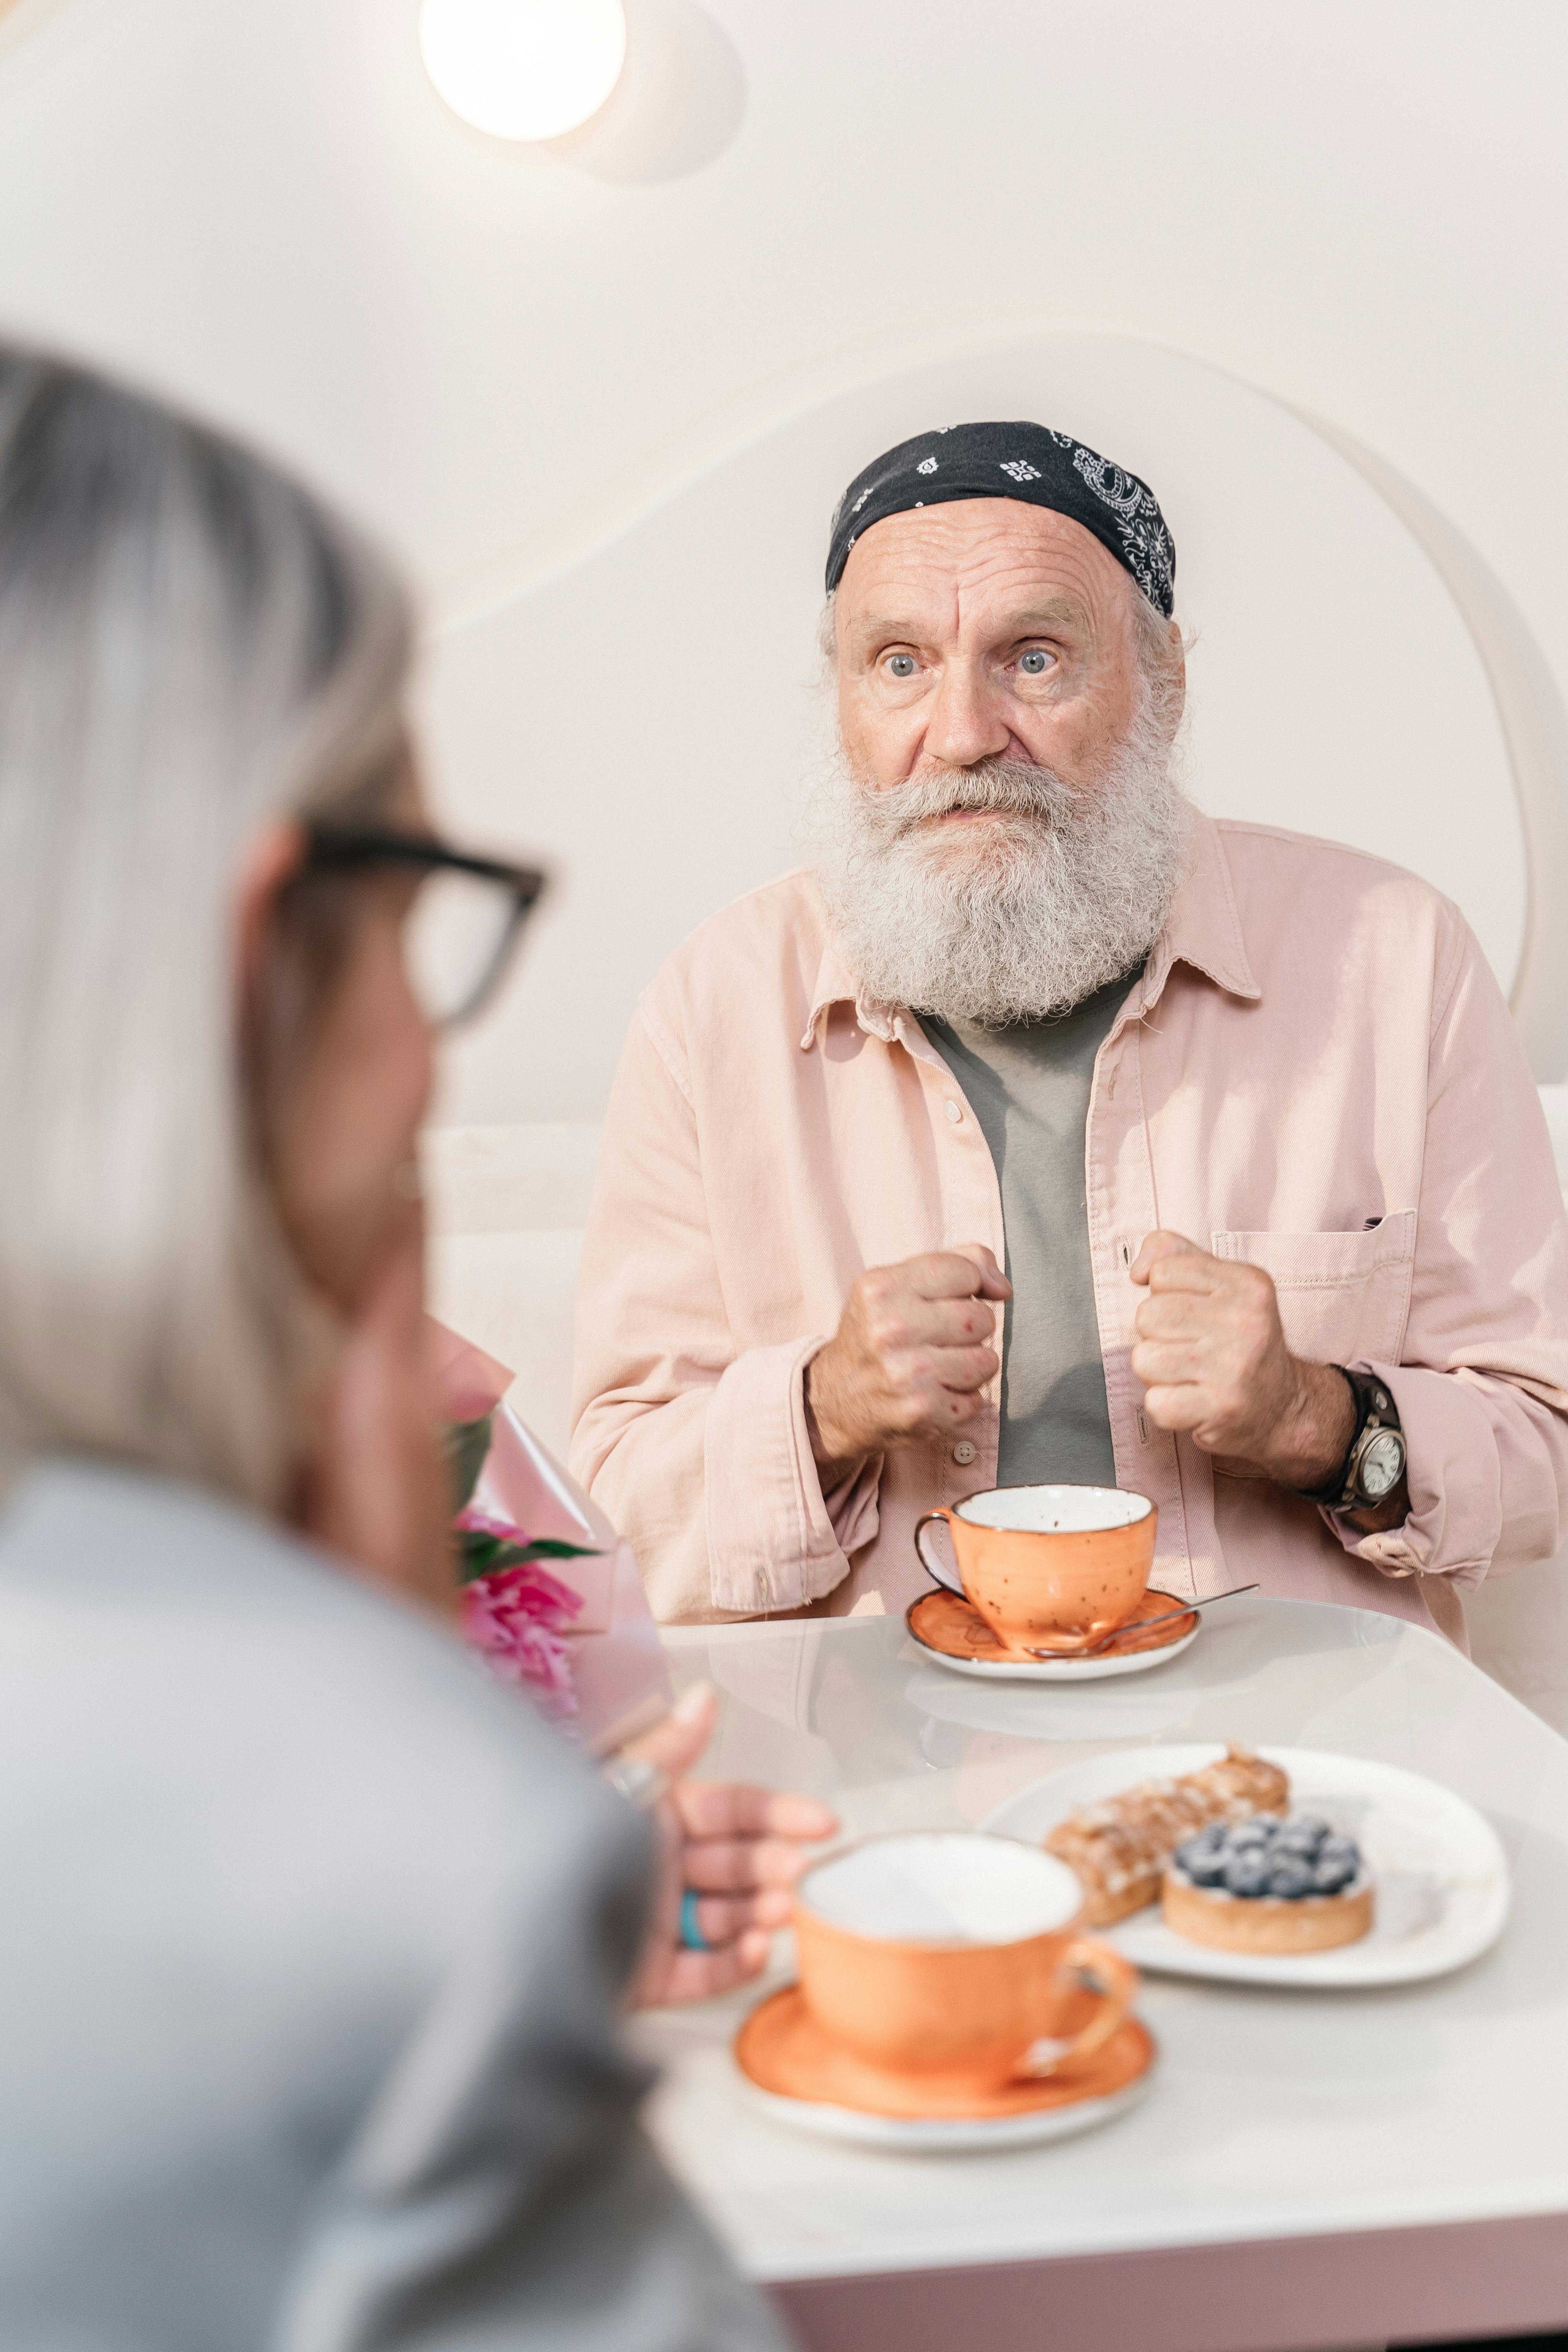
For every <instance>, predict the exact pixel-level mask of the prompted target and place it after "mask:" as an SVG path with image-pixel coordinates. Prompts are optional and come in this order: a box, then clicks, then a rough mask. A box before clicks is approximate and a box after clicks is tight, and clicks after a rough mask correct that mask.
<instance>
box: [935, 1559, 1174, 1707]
mask: <svg viewBox="0 0 1568 2352" xmlns="http://www.w3.org/2000/svg"><path fill="white" fill-rule="evenodd" d="M935 1582H936V1584H937V1586H938V1588H939V1590H938V1591H932V1592H926V1593H922V1594H921V1596H920V1599H919V1600H918V1601H912V1602H911V1603H910V1607H909V1608H908V1609H907V1610H906V1611H905V1612H904V1623H905V1625H906V1626H907V1627H908V1629H909V1635H910V1640H911V1641H912V1642H913V1643H915V1645H916V1647H917V1648H918V1649H919V1650H920V1652H921V1655H922V1657H926V1658H929V1659H930V1660H931V1664H932V1665H933V1666H942V1667H945V1668H946V1670H947V1672H948V1673H949V1674H950V1675H968V1676H969V1678H970V1679H971V1680H972V1681H973V1682H981V1683H1100V1682H1110V1681H1111V1680H1113V1679H1115V1678H1116V1677H1117V1676H1119V1675H1147V1674H1151V1673H1152V1671H1153V1669H1154V1668H1155V1667H1156V1666H1164V1665H1168V1664H1170V1662H1171V1660H1172V1659H1173V1658H1179V1657H1180V1656H1181V1654H1182V1653H1183V1651H1184V1650H1190V1649H1191V1648H1192V1646H1193V1643H1194V1642H1195V1641H1196V1640H1197V1638H1198V1635H1199V1634H1200V1633H1202V1632H1203V1619H1202V1618H1201V1617H1199V1618H1198V1619H1197V1620H1196V1621H1195V1622H1194V1625H1193V1627H1192V1629H1191V1631H1190V1632H1189V1633H1182V1634H1179V1635H1178V1636H1177V1638H1176V1639H1175V1640H1174V1641H1171V1642H1161V1643H1158V1644H1157V1645H1156V1646H1153V1647H1151V1648H1149V1649H1146V1650H1124V1651H1117V1650H1108V1651H1106V1653H1105V1654H1104V1655H1103V1656H1102V1657H1098V1658H1073V1657H1065V1658H1032V1659H1031V1658H1010V1657H1005V1656H1004V1657H997V1658H975V1657H964V1656H963V1655H962V1654H959V1652H958V1651H957V1650H955V1649H949V1648H944V1647H942V1646H941V1645H940V1644H939V1643H937V1642H935V1641H931V1640H928V1639H927V1638H926V1637H925V1635H924V1633H922V1632H921V1628H920V1626H919V1624H918V1623H917V1622H916V1621H917V1618H918V1616H919V1615H920V1614H921V1612H925V1611H930V1610H931V1607H932V1605H933V1604H936V1605H939V1606H940V1607H941V1608H942V1609H948V1610H951V1609H952V1606H953V1604H954V1603H956V1605H957V1608H958V1609H959V1610H960V1611H962V1612H963V1613H964V1615H965V1616H966V1617H968V1618H970V1619H971V1620H972V1621H973V1610H972V1609H971V1607H970V1603H969V1602H968V1601H966V1600H965V1599H964V1597H963V1588H962V1586H960V1585H958V1584H956V1583H950V1582H949V1581H948V1580H947V1579H946V1578H945V1577H942V1578H938V1579H936V1580H935ZM1145 1605H1146V1606H1148V1607H1151V1608H1158V1607H1165V1608H1169V1609H1180V1608H1181V1606H1182V1603H1181V1601H1180V1599H1179V1598H1178V1597H1177V1596H1176V1595H1174V1594H1172V1593H1165V1592H1160V1591H1155V1590H1153V1589H1152V1590H1151V1591H1150V1593H1149V1595H1148V1596H1147V1598H1146V1602H1145ZM976 1622H977V1621H976ZM981 1630H982V1631H984V1628H982V1629H981ZM1128 1630H1129V1632H1131V1631H1132V1630H1133V1629H1132V1628H1131V1627H1129V1629H1128ZM987 1638H989V1636H987Z"/></svg>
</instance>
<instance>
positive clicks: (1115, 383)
mask: <svg viewBox="0 0 1568 2352" xmlns="http://www.w3.org/2000/svg"><path fill="white" fill-rule="evenodd" d="M982 415H984V416H1030V417H1035V418H1037V419H1039V420H1041V421H1043V422H1046V423H1049V424H1051V425H1058V426H1061V427H1063V428H1065V429H1067V430H1068V431H1070V432H1072V433H1074V434H1076V435H1077V436H1079V438H1081V439H1083V440H1085V441H1088V442H1089V443H1090V444H1091V445H1092V446H1095V447H1097V448H1100V449H1101V450H1103V451H1104V452H1105V453H1106V454H1107V455H1108V456H1110V457H1112V458H1114V459H1115V460H1116V461H1117V462H1118V463H1120V464H1122V465H1126V466H1129V467H1131V468H1133V470H1135V471H1136V472H1138V473H1141V474H1142V475H1143V476H1144V477H1145V478H1147V479H1148V480H1149V481H1150V482H1151V483H1152V485H1153V487H1154V488H1155V490H1156V492H1157V494H1158V495H1159V497H1160V499H1161V500H1162V503H1163V506H1164V509H1165V511H1166V514H1167V516H1168V517H1169V519H1170V521H1171V524H1172V527H1173V530H1174V533H1175V539H1176V545H1177V551H1178V567H1177V609H1178V612H1179V613H1180V614H1181V616H1182V618H1183V620H1184V624H1185V625H1186V626H1187V628H1188V630H1189V632H1190V633H1192V635H1194V637H1195V644H1194V650H1193V653H1192V656H1191V660H1190V665H1189V677H1190V700H1191V720H1190V741H1189V746H1188V751H1187V761H1188V778H1189V784H1190V789H1191V790H1192V791H1193V793H1194V796H1195V798H1196V799H1197V800H1198V801H1199V803H1201V804H1202V805H1203V806H1204V807H1205V808H1206V809H1208V810H1211V811H1213V812H1214V813H1215V814H1228V815H1247V816H1250V817H1254V818H1257V819H1259V820H1261V821H1263V822H1265V823H1268V824H1281V825H1289V826H1293V827H1296V828H1298V829H1300V830H1301V831H1305V832H1310V833H1319V834H1324V835H1330V836H1331V837H1333V838H1335V839H1338V840H1342V841H1348V842H1352V843H1354V844H1356V845H1359V846H1361V847H1364V848H1366V849H1369V850H1373V851H1375V852H1376V853H1377V854H1379V855H1380V856H1386V857H1391V858H1394V859H1395V860H1397V861H1398V862H1400V863H1401V864H1404V865H1406V866H1412V867H1413V868H1414V869H1415V871H1416V872H1417V873H1419V874H1421V875H1423V876H1425V877H1426V878H1427V879H1428V880H1430V881H1431V882H1433V883H1435V884H1436V886H1437V887H1438V888H1439V889H1442V890H1444V891H1446V892H1447V893H1448V894H1449V896H1450V897H1452V898H1455V899H1456V900H1457V901H1458V904H1459V905H1460V906H1461V907H1462V908H1463V909H1464V911H1465V913H1466V915H1467V916H1468V919H1469V920H1470V922H1471V924H1472V925H1473V927H1474V929H1475V930H1476V932H1477V934H1478V936H1479V939H1480V941H1481V943H1482V945H1483V947H1484V948H1485V950H1486V952H1487V954H1488V956H1489V959H1490V961H1491V963H1492V965H1493V968H1494V970H1495V971H1496V972H1497V974H1498V977H1499V980H1500V982H1501V983H1502V985H1503V987H1504V989H1505V990H1512V989H1513V988H1514V986H1515V983H1516V982H1517V981H1518V980H1519V979H1520V976H1521V957H1522V955H1523V953H1524V950H1525V947H1526V937H1527V923H1528V917H1529V886H1528V879H1527V875H1528V866H1527V852H1526V838H1525V829H1524V823H1523V820H1522V817H1521V802H1520V797H1519V793H1518V791H1517V790H1516V783H1515V777H1514V773H1513V770H1512V767H1511V765H1510V747H1509V742H1508V740H1507V738H1506V736H1505V730H1504V725H1503V720H1502V716H1501V715H1500V708H1499V701H1498V681H1497V678H1496V676H1495V674H1492V675H1489V668H1488V665H1487V663H1486V662H1485V661H1484V660H1483V656H1482V651H1481V649H1480V648H1479V646H1478V641H1477V636H1476V635H1475V634H1474V632H1473V627H1472V625H1471V623H1470V622H1469V621H1468V619H1467V617H1466V615H1465V614H1463V613H1462V611H1461V609H1460V603H1459V602H1458V601H1457V599H1456V595H1455V593H1453V589H1452V587H1451V584H1450V581H1449V579H1447V578H1445V576H1444V572H1443V570H1441V569H1440V568H1439V566H1438V564H1437V563H1436V562H1434V560H1433V557H1432V554H1431V553H1430V552H1429V551H1428V548H1427V546H1426V545H1425V544H1424V543H1423V540H1422V538H1421V537H1418V536H1417V534H1416V531H1415V530H1413V529H1412V528H1411V527H1410V525H1409V523H1408V521H1407V520H1405V518H1404V517H1403V516H1402V515H1401V514H1400V512H1398V511H1397V510H1396V508H1395V505H1394V503H1392V502H1391V500H1390V499H1389V498H1388V497H1387V496H1386V495H1385V494H1384V489H1383V488H1381V487H1374V484H1373V481H1372V480H1371V479H1369V478H1368V474H1367V472H1366V471H1365V470H1364V469H1363V467H1362V466H1361V465H1359V464H1357V463H1356V462H1354V461H1353V459H1352V457H1350V456H1347V455H1346V454H1344V452H1343V451H1342V448H1340V447H1338V446H1335V444H1334V442H1333V440H1332V439H1331V438H1330V437H1329V436H1326V435H1325V434H1323V433H1321V432H1320V431H1319V430H1317V429H1316V428H1315V426H1314V425H1312V424H1311V423H1310V421H1308V420H1307V419H1306V418H1304V417H1302V416H1300V415H1297V414H1295V413H1293V412H1292V411H1291V410H1290V409H1289V408H1288V407H1286V406H1283V405H1281V404H1279V402H1277V401H1275V400H1274V399H1272V398H1270V397H1268V395H1267V394H1263V393H1261V392H1259V391H1257V390H1255V389H1253V388H1251V387H1250V386H1248V385H1247V384H1245V383H1241V382H1239V381H1237V379H1236V378H1234V377H1232V376H1229V375H1226V373H1222V372H1221V371H1219V370H1217V369H1215V368H1214V367H1211V366H1209V365H1207V364H1205V363H1204V362H1199V361H1196V360H1194V359H1191V358H1188V357H1185V356H1184V355H1182V354H1180V353H1178V352H1173V351H1170V350H1167V349H1163V348H1161V347H1158V346H1155V345H1152V344H1148V343H1142V342H1137V341H1131V340H1128V339H1124V338H1119V337H1109V336H1107V337H1097V336H1079V335H1057V336H1041V337H1034V338H1030V339H1028V340H1027V341H1019V342H1017V343H1016V344H1014V345H1012V346H1010V347H1005V348H999V349H998V348H993V349H989V350H986V351H984V352H976V353H975V354H973V356H970V357H967V358H962V359H952V358H949V359H946V360H943V361H942V362H937V363H934V364H931V365H929V366H926V367H922V368H919V369H914V370H910V371H906V372H903V373H900V374H898V375H896V376H892V377H889V378H885V379H883V380H880V381H878V382H875V383H868V384H861V385H858V386H857V387H855V388H853V389H850V390H847V391H846V392H844V393H842V394H838V395H837V396H836V397H833V398H831V399H826V400H822V401H819V402H817V403H816V404H813V405H811V406H809V407H807V408H805V409H804V410H803V411H801V412H800V413H798V414H795V415H790V416H787V417H785V418H784V419H782V420H781V421H779V422H777V423H775V424H774V425H773V426H772V427H771V428H770V429H769V430H767V431H766V432H764V433H762V434H760V435H757V436H754V437H752V438H750V439H748V440H747V441H745V442H744V443H743V444H742V446H736V447H731V448H728V449H725V450H722V451H721V452H720V453H716V454H715V456H714V457H713V458H712V460H711V461H710V462H709V463H708V464H706V465H703V466H700V467H697V468H695V469H694V470H692V471H691V472H689V474H688V475H687V476H686V477H685V478H683V479H680V480H679V481H677V482H675V483H674V484H672V485H670V486H668V488H666V489H665V490H664V492H663V494H662V495H660V496H658V497H657V498H655V499H653V500H652V501H651V502H650V503H648V504H647V505H646V506H645V507H643V508H642V509H641V510H639V511H636V512H633V513H631V514H628V515H626V516H625V517H624V518H622V519H621V520H620V522H619V527H618V528H617V527H616V523H615V522H614V521H613V520H610V521H603V520H602V521H601V522H600V524H599V526H598V536H597V538H596V541H595V543H594V544H592V545H590V546H588V547H585V548H584V549H583V550H582V551H581V552H580V553H579V554H577V556H576V559H575V560H573V551H571V550H569V549H568V550H565V551H561V550H559V549H558V550H557V551H555V552H554V555H553V559H552V566H551V568H550V569H549V570H548V571H546V572H540V571H539V570H538V569H537V568H534V569H532V570H531V568H530V559H529V557H528V555H527V553H526V551H524V552H523V553H521V554H520V558H519V563H518V567H517V577H518V585H517V586H516V588H515V590H514V591H512V592H511V593H507V589H506V586H505V583H504V579H503V580H502V582H501V583H500V585H499V586H498V588H497V590H496V591H495V593H494V596H493V601H492V602H491V603H490V604H489V606H488V608H486V609H483V610H480V611H478V612H474V613H470V614H467V615H462V614H459V615H457V616H455V617H453V618H451V619H449V620H448V621H447V623H446V624H445V625H438V626H437V629H436V631H435V633H434V635H433V638H432V642H431V644H430V646H429V648H428V652H427V656H426V667H425V672H424V677H423V681H422V691H421V698H420V699H421V714H422V720H423V727H424V733H425V740H426V746H427V756H428V760H429V764H430V768H431V772H432V779H433V782H434V786H435V790H436V794H437V802H438V804H439V805H440V807H441V808H442V810H443V812H444V814H445V815H446V817H447V822H448V823H449V824H451V825H452V826H453V827H454V828H457V829H460V830H462V831H463V832H464V833H466V834H468V835H475V836H478V837H479V838H481V839H483V840H484V841H487V842H490V843H494V844H497V845H503V846H510V847H518V848H522V849H527V850H530V851H534V852H537V853H538V854H539V855H540V856H542V858H543V859H544V860H545V861H546V862H547V863H548V864H549V865H550V866H551V867H552V869H553V871H554V873H555V875H556V877H557V882H556V887H555V889H554V891H553V892H552V898H551V901H550V904H549V908H548V912H547V913H546V914H545V915H543V916H542V918H541V919H540V920H539V922H538V924H537V927H536V931H535V935H534V936H533V937H532V938H531V941H530V946H529V950H528V955H527V960H526V962H525V965H524V967H523V970H522V971H521V974H520V976H519V978H518V980H517V981H516V982H514V983H513V985H512V987H511V988H510V990H509V992H508V993H507V996H506V998H505V999H504V1001H503V1003H501V1005H500V1007H499V1008H498V1010H497V1011H496V1012H495V1013H493V1014H492V1015H491V1017H490V1019H489V1021H488V1022H487V1023H486V1024H484V1025H483V1027H482V1028H480V1029H479V1030H478V1031H477V1032H476V1033H475V1034H473V1035H472V1036H471V1037H470V1038H467V1039H464V1040H463V1041H461V1042H460V1044H458V1046H457V1047H456V1048H455V1050H454V1052H453V1054H452V1055H451V1057H450V1063H449V1066H448V1071H447V1081H446V1086H445V1089H444V1092H443V1097H442V1103H441V1108H440V1112H439V1117H440V1118H441V1120H442V1121H443V1122H445V1123H454V1124H465V1125H467V1124H490V1123H498V1122H511V1121H517V1120H530V1121H536V1120H569V1121H577V1120H591V1119H593V1118H595V1117H596V1116H597V1115H598V1113H599V1111H600V1109H601V1108H602V1106H603V1102H604V1098H605V1090H606V1088H607V1086H608V1083H609V1079H610V1076H611V1073H612V1071H613V1068H614V1064H615V1058H616V1052H617V1051H618V1047H619V1043H620V1039H621V1036H622V1034H624V1031H625V1027H626V1021H627V1019H628V1018H629V1016H630V1013H631V1010H632V1007H633V1004H634V1003H635V1000H636V997H637V992H638V990H639V989H640V988H641V987H642V986H643V985H644V984H645V983H646V982H647V979H648V978H649V977H650V976H651V974H652V972H653V971H655V970H656V969H657V967H658V963H659V962H660V961H661V960H662V958H663V957H664V956H665V955H666V954H668V951H669V950H670V949H671V948H673V947H674V946H675V945H676V944H677V942H678V941H679V940H680V939H681V938H682V937H683V936H684V934H685V933H686V932H687V931H688V930H689V929H690V928H691V927H692V926H693V925H694V924H696V923H698V922H700V920H701V919H702V918H703V917H704V916H705V915H707V914H709V913H710V912H711V911H712V909H713V908H716V907H718V906H721V905H722V904H723V903H724V902H725V901H727V900H728V899H730V898H733V897H735V896H736V895H737V894H738V893H740V892H742V891H744V890H747V889H749V888H751V887H753V885H755V884H756V883H758V882H761V881H763V880H765V879H766V878H767V877H770V876H771V875H773V874H776V873H779V872H781V871H782V870H783V869H784V867H785V866H788V865H789V864H791V863H793V862H795V849H794V845H793V840H792V835H793V832H794V828H795V823H796V820H797V816H798V811H799V805H800V798H801V793H802V791H803V788H804V784H805V780H806V778H807V777H808V776H809V774H810V772H811V769H812V764H813V761H814V760H815V758H816V756H817V747H818V745H819V744H820V741H821V740H822V728H823V724H824V712H823V709H822V697H821V690H820V688H819V687H818V685H817V682H816V650H815V629H816V615H817V613H818V611H819V609H820V604H821V567H822V557H823V549H824V543H825V539H826V525H827V517H828V513H829V511H830V509H831V508H832V505H833V502H834V500H835V499H836V498H837V494H838V491H839V490H840V488H842V486H843V484H844V483H845V482H846V481H847V479H848V478H849V477H850V475H851V474H852V473H854V472H855V471H856V470H857V469H858V467H860V466H861V465H863V464H864V463H865V462H866V460H867V459H868V457H871V456H873V455H874V454H875V453H876V452H877V451H878V450H879V449H880V448H882V447H884V446H888V445H889V443H891V442H893V441H896V440H898V439H900V437H902V436H904V435H906V434H909V433H912V432H915V431H917V430H920V429H921V428H922V427H925V426H928V425H933V424H945V423H949V422H952V421H953V420H955V419H957V418H960V417H966V416H982ZM516 462H517V464H518V465H519V466H520V467H526V466H528V465H529V464H530V463H532V462H538V463H547V462H548V461H547V457H545V456H543V455H542V456H541V457H538V458H537V459H535V458H534V457H532V456H531V452H530V450H529V449H528V448H526V447H520V448H519V449H518V451H517V452H516ZM1533 929H1534V935H1535V936H1536V937H1537V938H1539V935H1540V932H1541V929H1542V926H1541V922H1540V916H1539V910H1538V913H1537V920H1536V923H1535V925H1534V927H1533ZM1549 1074H1550V1075H1552V1076H1555V1075H1557V1073H1556V1072H1555V1071H1554V1070H1553V1071H1552V1072H1550V1073H1549Z"/></svg>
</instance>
